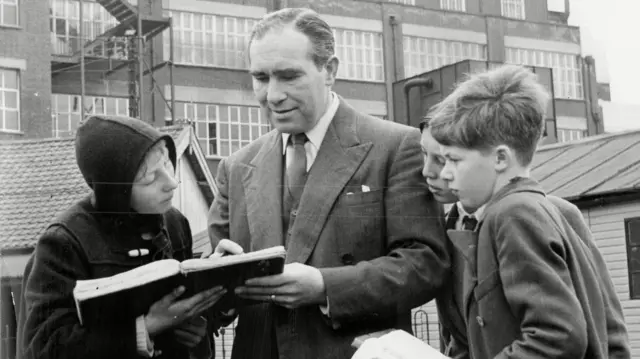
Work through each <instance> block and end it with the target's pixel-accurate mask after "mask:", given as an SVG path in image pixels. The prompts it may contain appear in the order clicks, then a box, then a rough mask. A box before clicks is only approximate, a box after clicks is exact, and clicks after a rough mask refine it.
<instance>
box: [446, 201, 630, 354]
mask: <svg viewBox="0 0 640 359" xmlns="http://www.w3.org/2000/svg"><path fill="white" fill-rule="evenodd" d="M547 199H548V200H549V201H550V202H551V203H552V204H553V205H554V206H555V207H556V208H557V209H558V210H559V211H560V213H561V214H562V216H563V217H564V218H565V219H566V220H567V222H568V223H569V224H570V226H571V228H572V229H573V231H575V233H576V234H577V235H578V237H579V238H580V239H581V240H582V241H583V242H584V244H585V245H586V246H587V248H588V249H589V252H590V255H591V260H592V261H593V265H594V266H595V268H596V273H597V274H599V278H600V285H601V288H602V291H603V293H602V295H603V300H604V301H605V303H606V305H605V309H606V323H607V336H606V342H607V344H608V356H607V357H608V358H612V359H613V358H616V359H617V358H619V359H629V358H631V351H630V347H629V336H628V332H627V327H626V324H625V321H624V313H623V311H622V305H621V304H620V299H619V298H618V295H617V294H616V291H615V286H614V284H613V281H612V280H611V276H610V275H609V270H608V268H607V266H606V263H605V261H604V258H603V256H602V253H600V251H599V250H598V247H597V245H596V243H595V240H594V238H593V235H592V233H591V231H590V230H589V227H588V225H587V224H586V223H585V221H584V218H583V216H582V213H581V212H580V210H579V209H578V208H577V207H576V206H575V205H573V204H572V203H570V202H568V201H566V200H564V199H562V198H559V197H556V196H551V195H549V196H547ZM457 219H458V212H457V207H456V206H453V207H452V210H451V212H450V213H449V215H448V216H447V218H446V226H445V227H446V229H455V221H456V220H457ZM448 246H449V248H450V250H451V251H453V250H454V248H453V245H452V243H451V241H448ZM451 253H453V252H451ZM457 265H464V263H463V264H460V263H456V262H455V260H454V258H452V259H451V267H452V268H453V267H455V266H457ZM452 291H453V288H452V286H451V283H449V284H447V285H446V286H445V289H443V293H442V294H441V295H439V296H438V297H437V298H436V303H437V307H438V316H439V318H440V322H441V335H442V336H441V344H440V346H441V349H442V350H443V352H444V350H445V348H448V350H449V351H448V353H447V354H448V355H449V356H450V357H452V358H456V359H463V358H469V347H468V342H467V335H466V327H465V323H464V318H463V317H462V316H461V315H460V313H459V311H458V310H457V308H456V307H455V305H454V303H453V299H452V295H453V292H452Z"/></svg>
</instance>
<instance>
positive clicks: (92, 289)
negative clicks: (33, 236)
mask: <svg viewBox="0 0 640 359" xmlns="http://www.w3.org/2000/svg"><path fill="white" fill-rule="evenodd" d="M285 257H286V250H285V249H284V247H282V246H277V247H272V248H267V249H263V250H259V251H255V252H249V253H243V254H238V255H231V256H224V257H217V258H203V259H187V260H185V261H182V262H179V261H177V260H175V259H163V260H159V261H155V262H151V263H149V264H146V265H143V266H140V267H137V268H134V269H132V270H129V271H126V272H123V273H120V274H116V275H114V276H111V277H105V278H99V279H89V280H79V281H77V282H76V286H75V288H74V289H73V297H74V299H75V304H76V309H77V311H78V318H79V319H80V323H81V324H83V325H93V324H92V323H96V322H100V321H101V320H102V319H101V318H103V319H107V320H113V319H114V316H115V317H117V318H122V319H124V318H136V317H138V316H140V315H143V314H146V313H147V311H148V310H149V308H150V307H151V305H153V303H155V302H156V301H158V300H160V299H162V297H164V296H165V295H167V294H169V293H170V292H171V291H172V290H174V289H175V288H177V287H178V286H180V285H183V286H185V288H186V289H187V290H186V292H185V293H184V294H183V295H182V297H181V298H188V297H190V296H191V295H194V294H197V293H199V292H201V291H203V290H207V289H210V288H213V287H215V286H218V285H222V286H223V287H225V288H226V289H227V293H226V294H225V295H224V296H223V297H222V298H221V299H220V300H219V301H218V303H216V304H215V305H214V307H213V310H216V311H227V310H229V309H232V308H236V307H239V306H242V305H248V304H252V303H251V302H249V301H247V300H243V299H240V298H239V297H237V296H236V295H235V294H234V293H233V290H234V289H235V288H236V287H238V286H240V285H242V284H243V283H244V282H245V281H246V280H247V279H250V278H255V277H263V276H268V275H274V274H279V273H282V271H283V269H284V262H285Z"/></svg>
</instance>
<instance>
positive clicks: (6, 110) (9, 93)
mask: <svg viewBox="0 0 640 359" xmlns="http://www.w3.org/2000/svg"><path fill="white" fill-rule="evenodd" d="M0 130H4V131H20V72H19V71H18V70H14V69H5V68H0Z"/></svg>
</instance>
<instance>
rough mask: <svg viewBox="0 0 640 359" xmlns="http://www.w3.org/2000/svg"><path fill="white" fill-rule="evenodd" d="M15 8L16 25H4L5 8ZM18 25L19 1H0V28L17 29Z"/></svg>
mask: <svg viewBox="0 0 640 359" xmlns="http://www.w3.org/2000/svg"><path fill="white" fill-rule="evenodd" d="M9 6H15V8H16V23H15V24H5V23H4V12H5V7H9ZM20 26H21V25H20V0H15V1H14V2H12V0H0V27H10V28H19V27H20Z"/></svg>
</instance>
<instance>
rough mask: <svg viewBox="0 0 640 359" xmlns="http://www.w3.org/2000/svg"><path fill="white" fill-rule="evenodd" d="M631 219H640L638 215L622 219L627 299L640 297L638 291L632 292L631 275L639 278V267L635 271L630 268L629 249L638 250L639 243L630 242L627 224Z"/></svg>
mask: <svg viewBox="0 0 640 359" xmlns="http://www.w3.org/2000/svg"><path fill="white" fill-rule="evenodd" d="M633 221H640V217H629V218H625V219H624V237H625V243H624V244H625V249H626V252H625V253H626V255H627V276H628V277H629V282H628V285H629V299H631V300H633V299H640V293H634V291H633V275H634V274H637V275H638V280H640V269H638V270H637V271H635V272H634V271H632V269H631V255H630V253H631V251H632V249H633V248H638V250H640V243H638V244H631V233H630V232H631V231H630V226H629V224H630V223H631V222H633ZM638 235H640V233H638Z"/></svg>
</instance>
